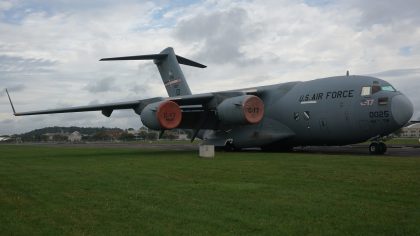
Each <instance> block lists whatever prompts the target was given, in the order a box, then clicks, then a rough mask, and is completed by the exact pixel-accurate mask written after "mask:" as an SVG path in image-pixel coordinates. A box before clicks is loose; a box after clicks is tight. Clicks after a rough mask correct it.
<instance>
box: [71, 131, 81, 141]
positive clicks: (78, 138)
mask: <svg viewBox="0 0 420 236" xmlns="http://www.w3.org/2000/svg"><path fill="white" fill-rule="evenodd" d="M68 140H69V141H70V142H72V143H74V142H80V141H82V135H81V134H80V133H79V132H77V131H74V132H73V133H71V134H70V135H69V137H68Z"/></svg>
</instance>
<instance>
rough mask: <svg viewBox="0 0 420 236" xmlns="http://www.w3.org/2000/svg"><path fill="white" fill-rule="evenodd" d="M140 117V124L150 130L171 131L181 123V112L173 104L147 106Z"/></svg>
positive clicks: (162, 103) (160, 103) (176, 105)
mask: <svg viewBox="0 0 420 236" xmlns="http://www.w3.org/2000/svg"><path fill="white" fill-rule="evenodd" d="M140 117H141V122H143V124H144V125H145V126H147V127H148V128H150V129H154V130H165V129H173V128H176V127H178V125H179V124H180V123H181V120H182V111H181V108H179V106H178V104H176V103H175V102H172V101H162V102H155V103H151V104H149V105H147V106H146V107H145V108H144V109H143V111H142V112H141V113H140Z"/></svg>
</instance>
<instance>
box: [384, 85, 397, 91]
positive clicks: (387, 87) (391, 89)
mask: <svg viewBox="0 0 420 236" xmlns="http://www.w3.org/2000/svg"><path fill="white" fill-rule="evenodd" d="M382 90H383V91H390V92H395V89H394V87H392V86H391V85H387V86H382Z"/></svg>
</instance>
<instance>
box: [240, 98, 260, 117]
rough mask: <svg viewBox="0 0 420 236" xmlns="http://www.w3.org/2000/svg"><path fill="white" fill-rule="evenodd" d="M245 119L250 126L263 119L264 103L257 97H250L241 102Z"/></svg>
mask: <svg viewBox="0 0 420 236" xmlns="http://www.w3.org/2000/svg"><path fill="white" fill-rule="evenodd" d="M242 109H243V110H244V116H245V119H246V120H247V121H248V123H250V124H256V123H258V122H260V121H261V120H262V118H263V117H264V102H263V101H262V100H261V99H260V98H259V97H257V96H250V97H248V98H246V99H245V100H244V101H243V104H242Z"/></svg>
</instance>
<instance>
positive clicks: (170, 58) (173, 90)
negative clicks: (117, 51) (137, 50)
mask: <svg viewBox="0 0 420 236" xmlns="http://www.w3.org/2000/svg"><path fill="white" fill-rule="evenodd" d="M116 60H153V62H154V63H155V64H156V66H157V67H158V70H159V73H160V76H161V77H162V81H163V84H164V85H165V87H166V91H167V92H168V95H169V97H175V96H180V95H190V94H191V90H190V87H189V86H188V84H187V81H186V80H185V77H184V74H183V73H182V70H181V67H180V66H179V64H184V65H188V66H194V67H199V68H206V66H205V65H202V64H200V63H197V62H195V61H191V60H189V59H187V58H184V57H181V56H178V55H175V52H174V49H173V48H171V47H169V48H166V49H164V50H163V51H162V52H160V54H150V55H141V56H129V57H113V58H103V59H101V61H116Z"/></svg>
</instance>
